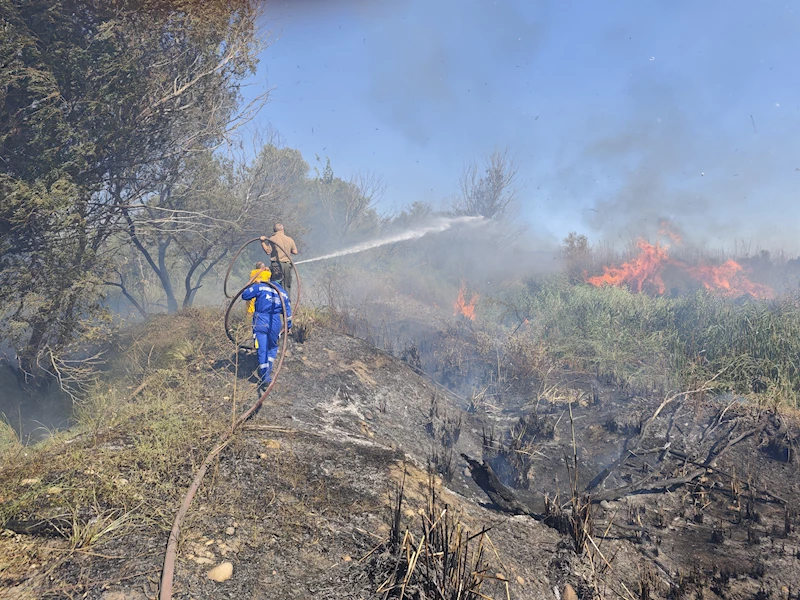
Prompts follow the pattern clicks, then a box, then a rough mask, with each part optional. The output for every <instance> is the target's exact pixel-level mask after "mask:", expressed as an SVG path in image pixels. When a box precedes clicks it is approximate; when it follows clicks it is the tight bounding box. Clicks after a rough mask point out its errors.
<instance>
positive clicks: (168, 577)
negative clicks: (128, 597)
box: [159, 238, 300, 600]
mask: <svg viewBox="0 0 800 600" xmlns="http://www.w3.org/2000/svg"><path fill="white" fill-rule="evenodd" d="M254 241H260V238H255V239H253V240H250V241H249V242H247V243H245V244H244V245H243V246H242V247H241V248H240V249H239V251H238V252H237V253H236V254H235V255H234V257H233V260H232V261H231V264H230V265H229V266H228V271H227V273H226V274H225V296H228V293H227V282H228V275H230V272H231V270H232V268H233V264H234V262H235V261H236V259H237V258H238V256H239V254H240V253H241V252H242V250H244V248H245V247H246V246H247V245H248V244H250V243H252V242H254ZM270 243H274V242H270ZM275 245H276V246H278V244H275ZM278 248H279V249H281V250H283V248H280V246H278ZM287 256H288V254H287ZM289 261H290V262H291V258H290V259H289ZM292 268H294V263H293V262H292ZM295 274H297V271H295ZM251 283H252V281H250V282H248V284H247V285H246V286H244V287H243V288H242V289H240V290H239V291H238V292H237V293H236V294H234V296H233V298H231V301H230V303H229V304H228V308H227V310H226V311H225V333H226V335H227V336H228V338H229V339H230V340H231V341H232V342H233V343H234V344H236V345H237V350H236V351H237V352H238V351H239V347H241V346H239V344H238V343H237V342H236V340H235V339H234V337H233V336H232V335H231V333H230V329H229V325H228V321H229V317H230V313H231V309H232V308H233V305H234V304H235V303H236V301H237V300H238V299H239V297H240V296H241V295H242V293H244V291H245V290H246V289H247V287H248V286H249V285H250V284H251ZM265 283H266V285H268V286H270V287H271V288H272V289H273V290H275V291H276V292H277V293H278V298H279V299H280V301H281V315H282V317H283V325H282V327H281V338H282V340H281V348H280V353H279V355H278V364H277V365H276V366H275V371H274V372H273V374H272V381H271V382H270V384H269V385H268V386H267V389H266V390H264V393H263V394H261V396H260V397H259V398H258V400H257V401H256V403H255V404H254V405H253V406H252V407H250V408H249V409H248V410H247V411H245V412H244V413H243V414H242V415H241V416H240V417H239V418H238V419H237V420H236V421H235V422H234V424H233V425H232V426H231V428H230V429H229V430H228V431H227V432H226V433H225V435H223V436H222V439H220V441H219V442H218V443H217V445H216V446H215V447H214V449H213V450H212V451H211V452H209V454H208V456H206V458H205V460H204V461H203V464H202V465H201V466H200V469H199V470H198V471H197V474H196V475H195V477H194V480H193V481H192V485H191V486H189V489H188V491H187V492H186V495H185V496H184V498H183V502H182V503H181V506H180V508H179V509H178V513H177V514H176V515H175V521H174V522H173V524H172V530H171V531H170V534H169V540H168V541H167V551H166V554H165V556H164V567H163V569H162V572H161V591H160V593H159V600H172V583H173V579H174V577H175V559H176V556H177V552H178V540H179V539H180V535H181V525H182V524H183V520H184V519H185V518H186V515H187V513H188V512H189V507H190V506H191V504H192V500H193V499H194V496H195V494H196V493H197V490H198V489H199V488H200V484H201V483H202V482H203V478H204V477H205V474H206V471H208V467H209V466H211V463H212V462H213V461H214V459H215V458H216V457H217V456H219V454H220V452H222V451H223V450H224V449H225V448H226V447H227V445H228V444H229V443H230V442H231V440H232V439H233V435H234V434H235V433H236V430H237V429H239V428H240V427H241V426H242V425H243V424H244V423H245V421H247V420H248V419H249V418H250V417H251V416H252V415H253V413H255V412H256V411H257V410H258V409H259V408H260V407H261V405H262V404H263V403H264V400H266V398H267V396H269V394H270V392H272V388H273V387H275V382H276V381H278V375H279V374H280V372H281V367H282V366H283V359H284V357H285V356H286V344H287V337H288V328H287V326H286V322H287V311H286V302H285V301H284V299H283V295H282V294H281V293H280V290H279V289H278V288H277V287H276V286H275V285H273V284H272V283H269V282H265ZM299 301H300V278H299V276H298V278H297V303H298V305H299ZM295 310H296V309H295Z"/></svg>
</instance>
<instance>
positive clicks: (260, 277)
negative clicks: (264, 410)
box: [242, 267, 292, 387]
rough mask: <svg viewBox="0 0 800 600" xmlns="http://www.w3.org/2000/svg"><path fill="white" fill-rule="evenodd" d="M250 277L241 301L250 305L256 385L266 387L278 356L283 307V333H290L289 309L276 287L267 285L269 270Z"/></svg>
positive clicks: (285, 297)
mask: <svg viewBox="0 0 800 600" xmlns="http://www.w3.org/2000/svg"><path fill="white" fill-rule="evenodd" d="M254 274H255V277H254V278H251V279H252V281H251V283H250V285H248V286H247V288H246V289H245V290H244V292H242V300H246V301H248V304H250V301H252V303H253V342H254V344H255V348H256V353H257V354H258V375H259V385H260V386H261V387H266V386H267V385H269V384H270V382H271V381H272V377H271V376H270V374H271V372H272V366H273V363H274V362H275V359H276V358H277V356H278V340H279V339H280V336H281V331H282V330H283V323H282V321H281V315H282V314H283V310H282V306H284V305H285V306H286V329H287V330H291V329H292V307H291V304H290V302H289V294H287V293H286V291H285V290H284V289H283V288H282V287H281V286H280V284H279V283H276V282H272V283H271V284H270V283H269V280H270V275H271V273H270V270H269V269H267V268H266V267H263V268H258V270H257V272H254ZM273 286H274V287H273ZM281 298H283V302H281ZM248 312H249V311H248Z"/></svg>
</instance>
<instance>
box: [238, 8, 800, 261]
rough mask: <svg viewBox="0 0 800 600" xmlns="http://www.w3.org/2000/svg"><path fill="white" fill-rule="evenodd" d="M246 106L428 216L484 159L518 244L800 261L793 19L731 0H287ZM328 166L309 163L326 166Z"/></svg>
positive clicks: (386, 204) (272, 25) (799, 129)
mask: <svg viewBox="0 0 800 600" xmlns="http://www.w3.org/2000/svg"><path fill="white" fill-rule="evenodd" d="M265 11H266V14H265V25H264V27H265V29H267V30H271V31H272V35H273V43H272V44H271V45H270V46H269V47H268V48H267V49H266V50H265V51H264V52H263V53H262V55H261V62H260V65H259V69H258V73H257V75H256V77H255V78H254V79H253V80H252V81H251V82H250V83H251V85H250V87H249V88H248V91H247V94H248V95H249V94H254V93H255V92H257V91H261V90H263V89H272V92H271V101H270V103H269V104H268V105H267V106H266V107H265V108H264V109H263V111H262V113H261V114H260V115H259V116H258V118H257V120H258V122H259V123H260V124H262V125H266V124H267V123H269V124H271V125H272V126H273V127H274V128H275V129H277V130H278V131H279V132H280V133H281V135H282V136H283V138H284V139H285V142H286V144H287V145H289V146H292V147H295V148H298V149H300V150H301V151H302V152H303V154H304V156H305V157H306V159H307V160H309V161H310V162H312V163H313V162H314V155H315V154H317V155H320V156H321V157H324V156H329V157H330V158H331V161H332V164H333V167H334V171H335V172H337V174H340V175H342V176H347V175H349V174H350V173H352V172H354V171H357V170H370V171H374V172H376V173H379V174H381V175H382V176H383V178H384V180H385V182H386V185H387V190H386V194H385V196H384V200H383V204H382V207H383V208H384V209H390V208H392V207H400V206H402V205H405V204H410V203H411V202H413V201H415V200H427V201H432V202H434V203H439V202H442V201H444V200H446V199H447V198H448V197H450V196H452V195H453V194H454V193H455V192H456V182H457V179H458V175H459V172H460V171H461V169H462V168H463V167H464V165H465V164H466V163H467V162H468V161H471V160H474V159H480V158H481V157H482V156H485V155H486V154H488V153H489V152H491V151H492V149H494V148H508V150H509V152H510V153H511V154H512V155H513V156H514V157H515V158H516V160H517V162H518V163H519V167H520V171H519V180H518V183H519V188H520V191H519V199H520V206H521V213H520V216H521V218H523V219H524V220H525V221H526V222H527V224H528V225H529V227H530V228H531V230H532V231H534V232H541V233H545V234H548V235H550V236H554V237H558V238H560V237H563V236H564V235H565V234H566V233H567V232H568V231H570V230H578V231H582V232H586V233H587V234H589V235H590V237H591V238H592V239H598V238H599V237H607V238H609V239H623V240H626V239H629V238H631V237H632V236H635V235H638V234H652V233H653V232H654V231H655V229H657V227H658V221H659V220H660V219H661V218H670V219H674V220H675V221H676V222H677V225H678V227H679V228H682V229H683V230H685V231H687V232H689V233H690V234H692V235H694V236H695V238H696V239H697V240H698V241H707V242H709V243H712V244H720V243H725V244H729V243H731V241H732V240H733V239H734V238H745V239H748V240H754V241H755V243H757V244H762V245H765V246H767V247H776V246H783V247H787V248H789V249H794V248H797V249H800V247H799V246H800V245H798V244H797V243H796V242H794V240H795V237H797V236H796V235H795V230H796V227H797V225H800V202H798V198H797V190H798V184H800V135H798V134H800V60H798V58H800V6H798V7H797V9H796V8H795V5H794V4H792V3H787V2H772V1H770V0H762V1H760V2H754V1H752V0H750V1H743V0H726V1H702V2H697V1H692V2H686V1H680V0H677V1H676V0H673V1H671V2H666V1H662V2H655V1H648V0H635V1H632V0H614V1H611V0H608V1H606V2H601V1H598V0H593V1H592V0H581V1H574V2H568V1H561V2H557V1H541V2H524V1H510V0H509V1H501V0H497V1H492V0H427V1H423V0H398V1H396V2H378V1H377V0H372V1H369V0H340V1H337V0H328V1H323V0H299V1H284V2H280V1H276V2H272V3H269V4H267V6H266V9H265ZM323 160H324V158H323Z"/></svg>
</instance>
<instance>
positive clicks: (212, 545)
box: [0, 327, 800, 600]
mask: <svg viewBox="0 0 800 600" xmlns="http://www.w3.org/2000/svg"><path fill="white" fill-rule="evenodd" d="M223 348H224V345H223V344H220V345H218V346H213V345H210V350H209V352H210V356H207V357H206V358H205V359H204V360H199V361H197V362H196V363H194V364H193V368H194V369H196V371H197V377H202V378H203V379H202V381H203V382H204V387H203V390H204V392H203V394H202V395H201V396H196V395H187V396H186V397H185V400H184V402H185V403H186V405H187V406H188V407H190V409H189V410H191V411H194V412H196V413H197V414H198V415H203V416H204V417H206V418H210V419H211V420H212V422H213V423H216V425H213V424H212V425H210V426H209V428H208V430H207V431H206V432H205V433H202V434H200V435H198V436H197V438H196V439H193V440H191V443H190V444H189V445H188V446H187V447H186V450H185V452H183V453H181V454H180V455H179V456H174V457H172V459H173V460H174V461H175V463H174V464H175V467H174V473H173V475H172V476H171V477H170V478H169V479H170V481H169V483H170V486H169V487H167V486H166V485H165V482H164V481H152V482H147V480H146V479H142V481H145V483H146V485H145V486H144V487H142V488H140V489H141V490H142V491H141V492H136V494H134V495H133V496H131V499H130V504H125V505H124V506H125V508H126V510H128V511H129V513H130V514H131V515H132V516H131V518H130V520H129V521H127V522H126V524H125V526H124V527H122V526H120V528H119V530H118V531H119V532H120V535H114V534H113V533H109V534H107V535H104V536H103V537H102V538H99V540H98V541H97V542H96V543H94V544H92V545H91V546H89V545H86V546H83V547H79V548H73V547H72V546H73V545H71V544H70V541H69V539H64V535H59V534H58V532H57V531H53V529H48V528H47V527H46V523H48V522H51V521H55V522H60V521H57V519H56V517H57V516H58V515H59V514H60V512H61V513H63V508H61V507H60V505H59V504H58V503H59V502H61V500H60V498H62V497H65V496H67V495H68V494H69V492H70V491H69V490H68V489H66V490H58V491H54V488H53V486H54V485H58V484H59V482H60V481H64V480H65V477H64V474H63V472H53V471H52V469H53V468H54V466H55V464H56V463H57V460H56V457H57V456H58V455H60V454H63V453H64V452H66V448H67V444H69V448H70V451H71V452H74V449H75V448H76V447H80V448H81V452H76V453H75V457H76V458H75V459H74V460H75V461H83V462H82V463H81V464H80V465H79V466H77V467H76V469H77V470H78V471H79V472H80V473H81V474H82V477H83V478H84V479H85V480H86V481H87V482H88V481H89V480H92V481H93V478H97V479H102V480H103V481H97V482H96V485H97V486H98V489H100V488H102V486H103V485H108V486H112V487H113V486H119V485H122V484H121V483H120V481H122V480H124V481H127V480H130V481H131V482H133V481H134V477H135V476H136V477H138V475H136V474H135V473H134V466H133V465H130V464H127V463H126V462H125V461H126V460H127V459H125V460H121V459H117V460H116V462H114V457H115V456H117V457H119V456H123V453H124V452H125V449H126V448H128V447H130V446H131V445H133V444H134V441H132V440H135V439H138V438H136V435H135V431H133V432H132V430H131V428H136V427H146V423H144V422H139V421H136V420H134V421H133V422H132V423H129V424H127V425H126V427H125V428H124V429H123V428H117V429H114V428H111V429H108V430H104V431H103V433H102V435H100V436H95V437H94V438H93V439H92V440H89V439H88V437H87V436H83V437H81V436H78V437H77V438H68V437H65V438H63V439H60V440H57V441H54V442H53V443H52V444H51V446H50V449H49V450H48V452H51V453H52V454H51V455H48V454H46V453H45V454H44V455H43V457H41V458H39V459H37V461H36V462H25V461H21V462H17V463H15V467H14V469H13V471H12V470H8V471H7V472H6V473H5V474H4V475H3V476H2V478H4V479H5V483H6V484H7V485H5V486H4V487H3V488H2V490H3V492H2V495H3V496H4V497H3V498H2V499H0V502H3V503H4V505H5V506H9V503H12V502H14V501H15V500H16V497H18V496H20V495H26V494H27V496H29V497H31V498H32V499H33V500H32V503H31V504H30V507H32V508H30V507H29V508H28V509H27V510H28V513H26V514H24V515H21V514H20V515H16V516H15V517H14V519H16V521H14V522H12V521H13V519H12V520H9V515H12V512H11V511H10V510H7V511H5V512H4V514H5V516H6V527H9V526H10V525H12V526H13V529H15V530H16V532H13V531H11V530H8V529H7V530H6V532H5V533H4V534H3V536H2V537H0V556H2V557H4V558H2V559H0V586H2V588H3V591H2V592H0V597H3V598H105V599H106V600H122V599H144V598H154V597H156V594H157V582H158V577H159V572H160V568H161V565H162V561H163V556H164V548H165V546H166V540H167V534H168V530H169V527H170V525H171V521H172V518H173V516H174V513H175V511H176V510H177V506H178V504H179V503H180V500H181V496H182V493H183V492H184V491H185V490H186V489H187V488H188V486H189V483H190V482H191V478H192V476H193V472H194V469H196V468H197V465H198V464H199V462H200V461H202V459H203V457H204V455H205V453H206V452H208V450H210V448H211V447H212V446H213V444H214V439H215V436H216V435H218V434H219V432H221V431H222V430H223V429H224V427H225V423H226V422H228V423H229V422H230V412H231V402H230V396H231V394H232V386H233V382H234V381H236V384H237V389H238V392H237V393H238V394H239V398H240V400H239V401H240V402H242V399H241V395H242V394H245V397H246V398H248V401H253V400H255V390H254V387H253V385H252V384H251V383H249V382H248V381H247V379H246V377H244V376H243V375H240V377H239V378H238V380H237V379H236V378H235V376H234V374H233V368H234V364H235V361H234V360H232V358H231V357H230V356H227V355H226V354H225V353H224V352H223V351H222V350H221V349H223ZM148 361H149V358H148ZM248 361H252V359H251V358H245V357H242V365H241V367H242V368H241V369H240V373H241V372H245V371H247V368H248V365H249V362H248ZM249 366H252V365H249ZM573 388H574V394H568V397H570V398H571V399H572V401H571V404H567V403H565V401H563V400H558V401H552V402H548V401H544V400H539V402H535V401H531V402H530V403H529V404H522V403H520V404H518V405H515V406H504V407H502V408H500V407H491V406H482V407H479V408H478V410H477V411H474V412H472V413H470V412H467V411H465V410H464V409H465V408H467V407H466V406H465V405H464V402H463V401H462V400H459V399H458V398H456V397H453V396H451V395H450V394H448V393H447V392H445V391H443V390H442V389H441V388H440V387H438V386H437V385H436V384H434V383H432V382H431V381H429V380H428V379H426V378H425V377H423V376H420V375H418V374H417V373H415V372H413V371H412V370H410V369H409V368H408V366H407V365H405V364H404V363H403V362H401V361H399V360H397V359H395V358H392V357H391V356H389V355H387V354H385V353H384V352H381V351H379V350H377V349H375V348H374V347H372V346H370V345H368V344H367V343H366V342H363V341H360V340H358V339H355V338H352V337H348V336H344V335H342V334H339V333H335V332H332V331H329V330H326V329H323V328H319V327H318V328H316V329H314V330H313V331H312V333H311V335H310V337H309V339H308V340H307V341H306V342H305V343H303V344H297V343H295V342H292V344H291V347H290V356H289V358H287V361H286V363H285V366H284V371H283V373H282V374H281V377H280V381H279V384H278V385H277V386H276V390H275V392H274V393H273V394H272V395H271V396H270V398H269V399H268V401H267V402H266V403H265V405H264V406H263V407H262V409H261V410H260V411H259V412H258V413H257V414H256V415H255V416H254V418H253V419H252V420H251V421H249V422H248V424H247V426H246V427H245V430H244V431H242V432H241V433H240V434H239V435H237V436H236V438H235V440H234V442H233V443H232V444H231V445H229V446H228V447H227V448H226V449H225V450H224V451H223V452H222V454H221V455H220V458H219V461H218V462H217V464H216V465H215V467H214V468H213V469H211V470H210V471H209V473H208V475H207V476H206V480H205V482H204V484H203V486H202V487H201V490H200V492H199V493H198V495H197V496H196V497H195V500H194V503H193V505H192V509H191V511H190V513H189V516H188V518H187V520H186V522H185V524H184V529H183V535H182V538H181V544H180V546H179V552H178V561H177V566H176V578H175V598H181V599H183V598H185V599H189V598H192V599H201V598H237V599H238V598H253V599H260V598H263V599H266V598H332V599H336V598H373V597H383V595H382V594H377V593H376V591H377V590H378V589H379V588H380V586H381V585H382V584H383V583H384V582H385V580H386V579H387V577H389V576H390V575H391V573H392V571H393V569H394V568H395V566H396V565H397V562H398V561H397V558H396V556H397V554H396V553H392V552H391V551H390V546H391V544H390V538H391V533H392V529H391V528H392V525H393V517H392V503H393V500H394V499H395V498H396V489H397V486H398V485H399V484H400V482H401V481H404V482H405V488H404V493H403V503H402V506H401V510H400V513H399V514H400V517H399V521H400V522H399V529H400V530H401V531H405V530H406V529H408V530H409V531H410V532H411V533H412V534H413V535H414V536H416V537H415V540H418V539H419V535H420V531H421V523H422V521H423V517H422V515H421V514H420V513H421V512H423V513H424V509H425V506H426V503H427V502H428V500H429V478H428V475H427V472H428V470H429V469H428V467H429V464H433V465H434V466H433V468H434V469H435V470H436V471H437V473H438V478H437V483H436V484H435V488H436V490H437V494H438V498H439V502H440V506H444V505H445V504H446V505H447V506H448V507H449V512H450V513H451V514H455V515H457V516H458V519H459V522H460V524H461V527H463V528H465V529H466V530H468V531H470V532H473V533H478V532H480V531H481V530H483V529H487V528H488V529H489V530H488V533H487V536H488V540H487V541H486V542H485V544H484V546H485V548H484V554H483V566H484V567H485V574H486V575H487V577H486V579H485V581H484V585H483V587H482V588H481V593H483V594H484V595H485V596H487V597H491V598H495V599H500V598H521V599H524V598H531V599H532V598H556V597H558V596H557V594H560V593H561V590H563V588H564V585H565V584H566V583H570V584H571V585H572V586H573V587H574V588H575V589H576V590H577V592H578V595H579V597H581V598H591V597H593V596H595V597H597V596H602V597H608V598H614V597H625V598H630V597H634V598H640V597H641V598H645V597H648V598H666V597H670V598H681V597H684V598H694V597H696V598H731V599H739V598H742V599H744V598H756V597H758V598H776V599H778V598H800V538H799V537H798V531H797V524H798V517H797V512H796V507H797V499H798V498H799V497H800V489H798V486H800V483H799V482H800V479H798V460H797V459H796V457H795V455H794V452H795V448H796V442H797V435H798V434H797V427H796V425H794V424H793V421H791V419H790V418H789V417H788V416H786V415H782V414H778V413H774V412H768V411H760V410H757V409H755V408H752V407H749V406H747V405H745V404H743V403H741V402H738V401H735V400H734V399H732V398H730V399H721V398H711V397H707V396H706V397H703V396H702V395H701V394H697V395H690V396H681V397H676V398H674V399H673V400H672V401H671V402H669V403H667V404H666V405H665V406H664V407H663V409H662V410H661V411H659V414H658V416H657V417H656V418H655V419H653V418H652V416H653V415H654V413H655V412H656V410H657V408H658V407H659V405H660V404H661V403H662V401H663V400H664V398H663V397H653V398H647V397H628V396H623V395H620V394H619V393H617V392H615V391H614V390H612V389H610V388H608V389H603V388H602V386H600V387H598V386H596V385H595V386H594V389H595V392H594V393H592V392H591V389H592V386H591V385H587V383H586V382H575V383H574V384H573ZM570 406H571V408H572V419H570V415H569V413H570V410H569V409H570ZM473 408H475V407H473ZM573 427H574V438H575V441H576V443H575V448H576V449H577V457H578V461H577V464H578V477H577V480H578V490H579V491H580V494H578V497H579V498H580V497H582V496H583V494H584V492H587V486H588V487H590V488H591V489H590V490H588V491H590V492H591V494H592V495H591V496H589V497H588V499H587V502H589V503H590V506H591V508H590V509H589V510H588V514H589V515H590V516H589V521H590V523H591V525H592V532H593V533H592V541H591V544H592V546H591V547H590V548H589V551H588V552H587V551H585V550H584V549H583V548H581V550H583V551H582V552H576V551H575V549H574V547H575V544H574V540H573V536H572V535H571V534H570V533H569V532H568V531H567V530H566V528H563V527H562V531H561V532H559V531H558V530H557V529H556V528H554V526H553V525H555V526H558V524H559V523H561V524H562V526H563V524H564V523H568V522H569V507H568V505H569V503H570V496H571V495H572V494H571V484H570V475H569V473H568V469H567V464H571V463H572V461H573V443H572V440H573ZM462 453H463V454H465V455H468V456H470V457H472V458H474V459H478V460H479V459H482V458H483V459H486V461H487V462H488V464H490V465H492V466H493V467H494V470H495V471H496V472H497V474H498V476H499V477H500V479H501V480H502V481H503V483H505V484H506V485H509V486H511V487H512V488H514V490H515V492H516V494H517V496H518V498H519V500H520V501H521V502H522V503H525V504H526V505H527V506H529V507H530V509H531V512H532V513H534V514H535V516H536V518H533V517H531V516H527V515H510V514H507V513H504V512H502V511H501V510H499V507H497V506H494V505H493V504H492V503H491V501H490V500H489V498H488V496H487V495H486V494H485V493H484V491H483V490H481V489H480V488H479V487H478V486H477V485H476V484H475V483H474V481H473V479H472V478H471V477H470V474H469V471H467V469H466V466H467V463H466V462H465V461H464V460H463V459H462V458H461V454H462ZM125 456H127V455H125ZM106 463H108V465H110V467H108V469H109V470H103V469H104V468H106V467H104V465H106ZM171 464H172V463H171ZM111 469H113V470H111ZM604 469H608V472H607V473H604ZM404 473H405V475H404ZM601 474H603V475H604V476H601V477H598V476H600V475H601ZM120 477H122V479H120ZM32 480H37V481H35V482H34V483H30V481H32ZM108 480H111V481H108ZM601 480H602V481H601ZM137 481H138V480H137ZM26 482H27V483H26ZM76 485H77V484H76ZM87 485H88V483H87ZM126 485H127V484H126ZM131 485H132V483H131ZM137 489H139V488H137ZM393 490H394V491H393ZM545 495H546V496H547V497H548V498H549V499H553V498H555V499H556V500H555V502H550V506H551V513H552V512H553V511H556V512H558V514H556V515H552V514H551V518H550V519H546V521H547V523H545V522H544V521H543V520H542V515H541V513H543V512H544V510H545V502H544V498H545ZM114 497H115V498H116V497H117V496H114ZM119 497H120V498H121V497H122V496H119ZM126 498H127V497H126ZM120 502H122V501H120ZM126 502H127V500H126ZM579 503H580V500H579ZM57 505H58V506H57ZM554 507H563V510H562V511H560V512H559V509H558V508H554ZM134 509H135V510H134ZM59 511H60V512H59ZM126 514H128V513H126ZM20 523H23V524H33V523H45V525H44V526H42V527H40V528H39V529H38V530H37V529H36V527H28V529H27V533H26V532H25V531H23V530H22V528H21V527H20V526H19V524H20ZM548 523H549V525H548ZM61 529H62V533H63V529H64V527H62V528H61ZM587 543H588V542H587ZM594 544H596V546H597V548H599V550H597V549H596V548H594V546H593V545H594ZM401 554H402V552H401ZM222 561H230V562H231V563H232V564H233V576H232V577H231V578H230V579H229V580H227V581H225V582H222V583H217V582H215V581H212V580H210V579H209V578H208V577H207V572H208V571H209V569H210V568H212V567H213V566H215V565H217V564H219V563H220V562H222ZM412 588H413V586H411V588H409V590H410V591H411V592H413V591H414V590H413V589H412ZM554 589H555V591H554ZM397 596H399V594H397ZM412 597H413V594H412Z"/></svg>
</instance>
